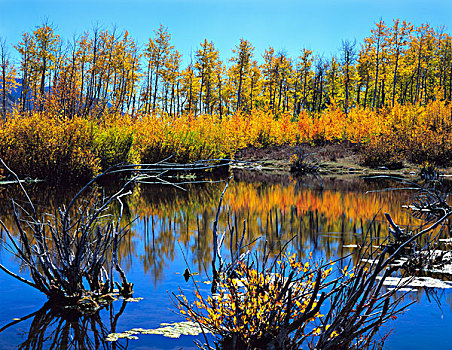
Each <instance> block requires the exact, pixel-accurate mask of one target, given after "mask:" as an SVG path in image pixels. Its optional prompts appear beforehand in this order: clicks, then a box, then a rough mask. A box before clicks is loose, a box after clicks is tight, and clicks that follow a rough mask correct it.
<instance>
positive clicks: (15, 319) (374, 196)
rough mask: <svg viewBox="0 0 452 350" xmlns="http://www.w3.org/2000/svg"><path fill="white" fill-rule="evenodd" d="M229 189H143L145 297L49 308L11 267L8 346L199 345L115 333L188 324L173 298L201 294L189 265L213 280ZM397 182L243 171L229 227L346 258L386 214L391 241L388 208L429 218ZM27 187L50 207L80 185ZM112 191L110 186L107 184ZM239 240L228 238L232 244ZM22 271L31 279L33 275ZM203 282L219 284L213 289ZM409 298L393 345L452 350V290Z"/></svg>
mask: <svg viewBox="0 0 452 350" xmlns="http://www.w3.org/2000/svg"><path fill="white" fill-rule="evenodd" d="M224 185H225V182H224V181H212V182H210V183H202V184H188V185H185V189H186V191H182V190H180V189H176V188H174V187H170V186H165V187H162V186H160V187H156V186H154V187H153V186H150V185H140V186H137V187H136V188H135V189H134V191H133V194H131V195H130V196H129V197H128V198H127V200H125V201H124V205H125V211H124V213H125V215H124V216H125V218H124V220H132V219H134V218H136V220H135V221H134V222H133V224H132V226H131V228H132V229H131V233H130V235H128V236H127V237H126V238H125V239H124V241H123V242H122V244H121V246H120V261H121V265H122V266H123V267H124V269H125V271H126V273H127V277H128V279H129V280H130V281H132V282H133V283H134V284H135V287H134V291H135V294H134V297H136V298H137V300H134V301H130V302H125V301H124V300H117V301H115V302H113V304H112V305H111V307H109V308H106V309H103V310H101V311H100V312H99V313H98V314H95V315H92V316H90V317H88V316H86V317H84V318H74V317H72V318H71V317H68V315H62V314H55V313H52V312H49V311H48V310H47V309H46V308H42V307H43V305H44V304H45V302H46V298H45V296H44V295H42V294H40V293H39V292H38V291H36V290H34V289H33V288H31V287H28V286H26V285H24V284H22V283H20V282H18V281H17V280H15V279H14V278H12V277H10V276H8V275H7V274H5V273H3V272H1V273H0V348H1V349H16V348H20V349H48V348H54V349H98V348H99V349H104V348H105V349H181V348H184V349H196V346H195V345H194V343H193V341H194V340H196V339H197V340H199V341H203V337H202V336H200V335H198V336H191V335H182V336H181V337H180V338H177V339H173V338H167V337H164V336H162V335H149V334H139V335H137V337H138V339H133V340H127V339H122V340H119V341H118V342H108V341H105V339H106V337H107V335H108V334H109V333H113V332H123V331H127V330H130V329H132V328H143V329H153V328H157V327H159V325H160V324H161V323H163V322H168V323H172V322H179V321H182V320H183V319H182V318H181V317H180V316H179V315H178V314H177V313H176V312H175V308H174V306H173V305H172V303H171V300H170V295H171V292H175V293H177V292H178V289H179V288H180V289H181V290H183V291H184V292H185V294H187V295H190V294H191V293H192V291H193V285H192V284H191V283H190V282H189V283H186V282H185V280H184V277H183V273H184V270H185V269H186V268H187V264H188V267H189V268H190V270H191V271H193V272H199V273H200V274H199V275H198V276H197V278H198V279H199V280H200V281H203V280H205V279H206V277H205V271H209V266H210V263H211V259H212V255H211V253H212V224H213V222H214V220H215V214H216V209H217V205H218V200H219V197H220V195H221V192H222V190H223V188H224ZM391 186H392V187H394V184H393V183H388V182H386V181H382V180H378V181H376V180H371V179H361V178H341V179H335V178H325V179H320V178H317V177H307V178H304V179H302V180H300V179H299V180H296V179H293V178H291V177H290V176H286V175H281V176H270V177H265V178H263V177H259V176H256V174H251V175H250V174H245V173H238V174H236V175H235V177H234V179H233V180H232V181H231V182H230V184H229V188H228V189H227V191H226V194H225V197H224V203H223V204H224V205H223V206H222V211H221V215H220V228H221V229H224V228H225V227H226V225H227V223H228V217H229V223H230V225H233V226H235V227H236V228H237V230H238V231H239V232H242V230H243V228H244V221H245V222H246V226H245V237H246V239H247V240H248V241H250V242H251V241H253V240H254V239H256V238H259V239H258V240H257V241H256V242H255V243H254V245H253V249H257V250H259V249H262V247H263V246H264V243H265V241H267V242H268V245H269V246H272V247H274V248H275V249H278V247H281V246H282V245H284V243H285V242H287V241H288V240H289V239H290V238H292V237H294V236H295V238H294V239H293V240H292V242H291V245H290V246H289V250H290V251H291V252H296V253H297V254H298V256H299V257H300V259H302V260H303V259H304V258H306V257H307V256H309V254H310V253H311V252H312V254H313V259H317V258H321V257H326V258H328V259H329V258H335V257H340V256H345V255H346V254H350V253H353V249H355V248H353V247H354V246H355V245H357V244H359V243H360V242H362V241H363V239H364V238H363V236H364V233H367V232H368V227H369V225H370V222H371V220H372V218H373V216H374V215H377V216H376V218H375V220H376V223H377V224H376V227H377V230H376V234H378V235H379V236H380V237H382V238H384V237H385V236H386V235H387V230H388V229H387V223H386V222H385V220H384V217H383V213H385V212H388V213H391V216H392V218H393V219H394V221H395V222H396V223H398V224H403V225H418V224H419V222H418V220H416V219H414V218H413V217H411V216H410V214H409V213H408V212H407V211H406V210H403V209H402V207H401V206H402V204H404V203H406V202H407V201H408V200H409V198H410V196H412V195H413V193H412V192H409V191H380V190H381V189H384V188H388V187H391ZM399 187H401V186H399ZM27 190H28V191H29V193H30V195H31V197H32V198H33V201H34V202H35V203H36V204H37V205H38V206H39V207H40V208H41V209H42V210H43V211H48V212H52V211H53V210H54V209H55V208H56V207H58V206H61V205H63V204H64V203H66V204H67V203H68V202H69V200H70V198H71V197H72V196H73V195H74V194H75V193H76V191H77V189H75V188H71V189H61V188H58V189H55V188H52V187H51V186H47V185H43V184H30V185H27ZM111 190H112V189H111V188H110V186H109V187H107V188H105V189H103V188H101V187H99V188H97V191H107V192H108V191H111ZM17 196H18V194H17V192H16V189H15V188H14V187H13V186H8V187H6V188H3V190H2V191H1V192H0V201H1V207H0V208H1V209H0V214H1V217H2V219H3V220H4V222H5V225H7V226H10V225H12V219H11V218H10V217H9V216H8V209H7V206H8V198H10V197H17ZM116 209H117V208H112V210H113V211H115V210H116ZM446 234H448V232H446ZM229 243H230V242H229V241H228V239H226V242H225V245H226V246H229ZM352 257H353V255H352ZM0 262H1V263H2V264H3V265H5V266H6V267H7V268H10V269H11V270H14V271H21V270H20V267H19V266H17V264H18V263H17V261H16V260H15V259H14V258H13V257H11V254H9V253H8V252H7V251H6V250H5V248H1V250H0ZM20 273H22V274H23V275H24V276H26V272H24V271H21V272H20ZM200 286H201V288H205V289H206V290H208V289H209V286H208V285H204V284H202V283H200ZM140 298H142V299H140ZM405 299H406V302H410V301H411V300H415V301H416V303H414V304H413V305H412V306H411V307H410V308H409V310H408V311H407V312H406V313H404V314H403V315H401V316H399V317H398V319H397V320H396V321H394V322H392V323H391V324H389V325H387V326H385V327H384V329H383V330H382V331H383V332H384V331H389V330H391V329H392V330H393V333H392V334H391V336H390V337H389V339H388V341H387V343H386V346H387V348H389V349H426V348H438V349H440V348H441V349H445V348H448V347H449V346H450V345H449V344H450V343H449V339H448V337H447V332H446V330H448V329H451V327H452V311H451V308H452V292H450V291H449V289H443V290H437V291H425V290H422V289H421V290H419V291H417V292H410V293H408V294H407V296H406V297H405Z"/></svg>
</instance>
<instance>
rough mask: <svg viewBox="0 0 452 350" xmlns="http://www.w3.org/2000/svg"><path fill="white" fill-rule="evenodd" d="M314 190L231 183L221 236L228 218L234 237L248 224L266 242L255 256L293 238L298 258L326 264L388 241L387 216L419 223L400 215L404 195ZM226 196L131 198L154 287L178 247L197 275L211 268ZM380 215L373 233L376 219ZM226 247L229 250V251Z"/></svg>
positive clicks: (215, 190) (198, 191)
mask: <svg viewBox="0 0 452 350" xmlns="http://www.w3.org/2000/svg"><path fill="white" fill-rule="evenodd" d="M387 186H388V184H387V183H384V184H381V187H387ZM311 187H312V186H311ZM311 187H310V186H306V185H300V184H299V183H296V182H289V183H284V184H281V183H271V184H263V183H259V182H257V183H245V182H231V183H230V186H229V188H228V191H227V192H226V195H225V200H224V203H225V204H224V206H223V208H222V212H221V215H220V228H221V227H223V228H224V227H226V225H228V214H227V210H229V224H230V225H233V226H235V232H241V231H242V229H243V221H244V220H246V221H247V231H246V239H247V240H248V241H252V240H254V239H255V238H257V237H264V238H265V239H263V240H259V241H258V242H257V243H256V245H257V248H258V249H260V248H262V247H263V245H264V244H265V241H267V244H268V245H269V246H272V245H273V246H274V247H275V248H276V249H277V248H278V246H279V245H280V244H281V242H284V241H286V240H288V239H289V238H291V237H293V236H296V238H295V239H294V241H293V249H296V250H297V251H298V254H299V256H302V257H303V256H304V255H305V254H306V253H309V251H311V250H312V251H314V252H316V251H317V252H319V253H320V254H322V255H324V256H326V257H327V258H329V257H334V256H338V255H343V254H346V253H348V252H350V250H349V248H344V246H346V245H351V244H360V243H361V242H362V240H363V237H362V236H363V233H371V234H372V235H373V238H385V237H386V231H385V230H382V227H386V226H385V225H386V223H385V221H384V218H383V215H382V213H384V212H390V213H391V215H392V216H393V217H394V218H395V220H396V221H397V222H399V223H402V224H413V223H416V221H415V220H413V219H412V218H411V217H410V215H409V213H408V212H406V211H403V210H402V208H401V204H402V203H403V202H404V201H405V200H406V198H407V197H408V195H409V193H407V192H380V193H367V194H365V191H368V190H374V189H376V188H377V189H378V188H379V185H378V183H375V182H374V183H369V182H366V181H364V180H361V179H358V180H356V181H355V182H352V183H350V182H337V181H332V182H330V183H327V182H326V183H323V184H322V187H321V188H318V187H317V188H316V187H314V188H311ZM222 189H223V184H210V185H203V186H192V187H191V188H189V189H188V191H187V192H182V191H179V190H176V189H173V188H169V189H168V188H166V189H162V188H149V187H142V188H141V189H140V195H137V196H134V197H132V198H133V201H134V203H133V204H131V205H130V206H131V207H133V208H135V210H136V212H135V213H136V214H138V215H139V217H140V218H141V223H142V224H143V227H144V228H143V230H142V231H143V232H142V233H141V234H142V237H143V239H144V242H145V247H146V248H145V250H146V251H145V253H144V254H143V255H141V256H140V257H141V260H142V261H143V263H144V264H145V268H146V269H147V271H151V272H152V274H154V277H155V279H156V280H158V279H159V276H160V274H161V273H162V272H163V271H164V268H165V266H166V264H168V263H169V262H170V261H171V260H172V259H173V258H174V255H175V254H174V249H175V243H176V241H179V242H180V243H181V244H182V246H183V247H184V248H185V249H186V250H187V251H189V252H190V253H191V259H192V260H191V263H192V264H194V265H196V266H197V267H198V269H202V267H203V266H205V265H207V264H208V263H209V262H210V260H211V251H212V237H211V227H212V223H213V221H214V219H215V213H216V205H217V203H218V198H219V195H220V193H221V191H222ZM378 212H380V214H379V215H378V216H377V218H376V224H375V226H373V227H372V228H371V227H370V223H371V221H372V217H373V215H374V214H376V213H378ZM380 236H382V237H380ZM228 239H229V237H226V240H228ZM229 244H230V242H229V241H226V242H225V245H226V246H229ZM176 249H178V248H177V247H176Z"/></svg>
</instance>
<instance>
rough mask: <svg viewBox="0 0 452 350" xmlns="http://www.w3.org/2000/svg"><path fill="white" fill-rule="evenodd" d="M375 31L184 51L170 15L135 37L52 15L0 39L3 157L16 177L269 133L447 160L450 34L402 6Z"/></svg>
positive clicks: (278, 141) (199, 152)
mask: <svg viewBox="0 0 452 350" xmlns="http://www.w3.org/2000/svg"><path fill="white" fill-rule="evenodd" d="M368 30H369V33H368V35H367V37H366V38H365V39H364V40H363V41H362V42H356V41H351V40H345V41H342V42H341V43H338V50H337V52H336V53H335V54H334V55H333V56H330V57H327V56H325V55H321V54H320V53H316V52H313V51H312V50H308V49H304V48H301V47H300V51H299V56H298V57H288V55H287V54H286V53H285V52H284V51H277V50H275V49H274V48H272V47H269V48H268V49H266V50H265V52H256V51H255V49H254V47H253V45H252V43H251V42H249V41H248V40H246V39H240V42H238V43H237V45H236V46H235V49H234V50H233V51H232V52H231V54H230V57H220V55H219V51H218V50H217V49H216V47H215V43H214V42H209V41H207V40H204V41H203V42H201V43H200V44H199V47H198V48H197V49H196V50H194V52H193V54H192V57H190V58H182V57H181V54H180V53H179V52H178V50H177V48H175V47H174V46H173V45H172V43H171V34H170V33H169V31H168V30H167V28H165V27H164V26H162V25H161V26H160V27H159V28H157V29H155V30H154V33H150V34H152V35H151V37H150V38H149V41H148V42H147V43H146V44H144V45H139V44H138V43H137V42H136V41H135V40H134V39H133V38H132V37H131V36H130V35H129V33H128V32H127V31H124V32H119V31H118V30H115V29H104V28H100V27H97V28H95V29H92V30H90V31H86V32H84V33H80V34H79V35H77V36H74V37H73V38H72V39H68V38H62V37H61V36H59V35H58V33H57V31H56V30H55V29H54V28H53V26H52V25H50V24H48V23H47V22H44V23H43V24H41V25H40V26H38V27H37V28H36V30H34V31H31V32H26V33H24V34H23V35H22V40H21V41H20V42H18V43H15V45H14V50H15V51H14V52H12V49H9V45H10V43H7V42H6V41H5V40H2V41H1V47H0V49H1V50H0V56H1V57H0V59H1V62H0V63H1V70H0V85H1V86H0V89H1V90H2V92H1V93H0V97H1V98H2V101H0V106H2V108H1V111H2V118H1V129H0V157H1V158H2V159H4V161H5V162H6V163H7V164H8V165H9V166H10V167H11V168H12V169H14V170H15V171H16V172H17V173H18V174H19V175H20V176H29V177H31V178H53V179H62V178H64V179H66V180H68V179H70V180H71V181H83V180H86V179H89V178H92V177H93V176H94V175H96V174H98V173H100V172H101V171H103V170H105V169H107V168H108V167H109V166H111V165H113V164H118V163H121V162H132V163H153V162H156V161H159V160H161V159H164V158H166V157H168V156H172V157H173V158H172V161H175V162H180V163H184V162H190V161H195V160H199V159H224V158H228V159H231V158H234V155H235V153H236V152H237V150H240V149H243V148H246V147H248V146H255V147H258V148H259V147H266V146H269V145H297V144H307V145H324V144H327V143H347V144H353V145H356V146H358V147H359V150H360V157H361V158H360V161H361V163H362V164H365V165H368V166H380V165H387V164H393V163H396V162H398V161H400V160H404V161H408V162H412V163H416V164H426V163H428V164H434V165H439V166H446V167H447V166H450V164H451V160H452V118H451V115H452V106H451V104H450V101H451V100H452V37H451V36H450V35H449V34H448V33H447V32H445V31H444V29H442V28H433V27H431V26H429V25H420V26H413V25H412V24H410V23H408V22H405V21H402V20H398V19H397V20H394V21H393V22H392V23H385V22H383V21H379V22H378V23H376V25H375V26H374V27H373V28H369V29H368ZM13 44H14V43H13ZM13 56H14V57H17V58H18V59H17V60H14V61H16V62H17V63H16V64H13V63H12V62H13V59H12V58H11V57H13ZM183 62H189V63H186V64H184V63H183Z"/></svg>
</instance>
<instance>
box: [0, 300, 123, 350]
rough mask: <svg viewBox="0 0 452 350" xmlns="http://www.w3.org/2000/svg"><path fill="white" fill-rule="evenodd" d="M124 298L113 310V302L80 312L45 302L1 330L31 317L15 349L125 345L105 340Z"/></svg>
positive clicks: (109, 348)
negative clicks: (99, 308) (101, 308)
mask: <svg viewBox="0 0 452 350" xmlns="http://www.w3.org/2000/svg"><path fill="white" fill-rule="evenodd" d="M126 304H127V302H126V301H125V300H123V301H122V304H121V306H120V309H119V311H118V312H115V310H114V307H113V304H111V305H109V306H108V307H107V309H106V310H102V311H103V315H102V317H101V311H100V310H99V311H96V312H94V313H92V314H89V315H86V314H85V315H81V314H79V313H76V312H74V310H61V309H60V310H56V309H54V308H52V307H51V306H50V305H48V304H45V305H44V306H43V307H42V308H41V309H39V310H38V311H36V312H33V313H31V314H29V315H27V316H24V317H22V318H20V319H17V320H15V321H13V322H11V323H9V324H7V325H6V326H4V327H2V328H1V329H0V333H1V332H3V331H5V330H6V329H8V328H10V327H13V326H14V325H16V324H18V323H20V322H24V321H27V320H31V323H30V327H29V329H28V330H27V331H26V335H25V336H26V340H25V341H24V342H22V343H21V344H19V345H18V346H17V348H18V349H23V350H29V349H55V350H69V349H71V350H79V349H80V350H94V349H96V350H98V349H105V350H116V349H118V350H120V349H127V347H128V343H127V342H113V343H112V342H108V341H106V340H105V339H106V338H107V336H108V334H110V333H115V332H116V326H117V323H118V319H119V317H120V316H121V315H122V314H123V312H124V310H125V308H126Z"/></svg>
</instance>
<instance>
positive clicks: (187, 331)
mask: <svg viewBox="0 0 452 350" xmlns="http://www.w3.org/2000/svg"><path fill="white" fill-rule="evenodd" d="M204 332H205V333H208V332H207V331H206V330H204ZM201 333H202V329H201V327H200V326H199V325H198V324H196V323H194V322H189V321H183V322H176V323H161V324H160V327H159V328H155V329H145V328H133V329H131V330H130V331H125V332H122V333H111V334H109V335H108V336H107V338H106V341H112V342H113V341H118V340H119V339H138V337H136V334H160V335H163V336H164V337H167V338H179V337H180V336H181V335H199V334H201Z"/></svg>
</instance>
